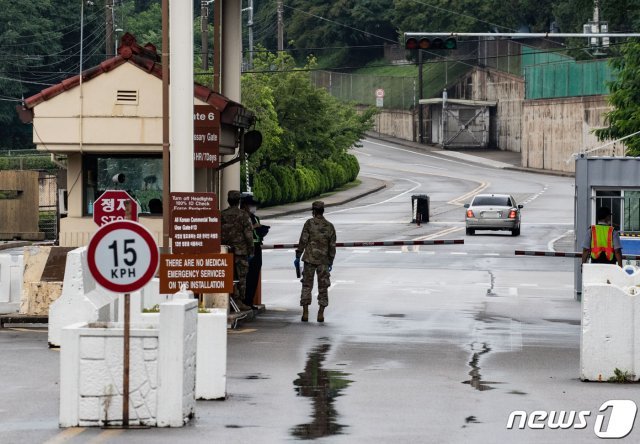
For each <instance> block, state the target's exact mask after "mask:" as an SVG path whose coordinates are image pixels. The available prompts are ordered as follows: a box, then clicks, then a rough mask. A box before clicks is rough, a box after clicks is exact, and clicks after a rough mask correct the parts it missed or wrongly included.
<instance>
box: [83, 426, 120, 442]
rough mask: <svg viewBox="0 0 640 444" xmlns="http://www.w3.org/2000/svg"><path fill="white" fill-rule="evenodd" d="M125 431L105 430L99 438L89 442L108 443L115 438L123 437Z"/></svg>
mask: <svg viewBox="0 0 640 444" xmlns="http://www.w3.org/2000/svg"><path fill="white" fill-rule="evenodd" d="M122 432H124V430H115V429H114V430H104V431H103V432H102V433H100V434H99V435H98V436H96V437H94V438H93V439H90V440H89V441H87V442H88V443H89V444H100V443H102V442H106V441H107V440H108V439H110V438H113V437H115V436H118V435H121V434H122Z"/></svg>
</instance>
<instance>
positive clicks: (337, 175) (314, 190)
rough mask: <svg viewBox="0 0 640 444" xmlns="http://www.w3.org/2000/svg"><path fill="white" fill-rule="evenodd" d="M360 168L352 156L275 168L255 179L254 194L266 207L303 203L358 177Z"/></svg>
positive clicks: (272, 167) (258, 175)
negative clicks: (315, 163)
mask: <svg viewBox="0 0 640 444" xmlns="http://www.w3.org/2000/svg"><path fill="white" fill-rule="evenodd" d="M359 172H360V165H359V163H358V159H356V157H355V156H353V155H351V154H342V155H340V156H335V157H333V158H329V159H324V160H323V161H321V162H319V163H318V164H317V165H313V166H309V165H307V166H298V167H297V168H295V169H294V168H291V167H289V166H281V165H271V166H270V167H268V168H265V169H263V170H260V171H259V172H258V173H257V174H256V175H255V176H254V182H253V192H254V196H255V198H256V200H258V201H259V202H261V203H262V204H263V205H264V206H271V205H280V204H284V203H289V202H299V201H302V200H306V199H309V198H311V197H314V196H318V195H320V194H322V193H326V192H328V191H331V190H334V189H336V188H339V187H341V186H342V185H344V184H346V183H349V182H352V181H354V180H355V179H356V177H358V173H359Z"/></svg>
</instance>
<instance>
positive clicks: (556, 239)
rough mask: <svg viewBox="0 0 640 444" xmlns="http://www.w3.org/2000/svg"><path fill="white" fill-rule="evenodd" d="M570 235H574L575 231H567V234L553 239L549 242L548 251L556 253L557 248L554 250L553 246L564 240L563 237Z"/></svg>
mask: <svg viewBox="0 0 640 444" xmlns="http://www.w3.org/2000/svg"><path fill="white" fill-rule="evenodd" d="M569 233H573V230H567V232H566V233H564V234H561V235H560V236H558V237H556V238H553V239H551V240H550V241H549V243H548V244H547V251H556V250H555V248H553V244H555V243H556V242H557V241H558V240H559V239H562V238H563V237H565V236H566V235H567V234H569Z"/></svg>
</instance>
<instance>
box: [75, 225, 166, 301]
mask: <svg viewBox="0 0 640 444" xmlns="http://www.w3.org/2000/svg"><path fill="white" fill-rule="evenodd" d="M158 259H159V254H158V246H157V245H156V242H155V240H154V239H153V236H152V235H151V233H150V232H149V230H147V229H146V228H145V227H144V226H142V225H140V224H139V223H137V222H131V221H127V220H121V221H115V222H111V223H108V224H106V225H103V226H102V227H100V229H98V231H96V234H94V236H93V237H92V238H91V241H90V242H89V247H88V250H87V262H88V265H89V271H90V272H91V275H92V276H93V278H94V279H95V280H96V281H97V282H98V284H100V285H101V286H103V287H104V288H106V289H107V290H110V291H113V292H116V293H130V292H132V291H137V290H139V289H141V288H142V287H144V286H145V284H146V283H147V282H149V281H150V280H151V278H153V276H154V275H155V273H156V270H157V269H158Z"/></svg>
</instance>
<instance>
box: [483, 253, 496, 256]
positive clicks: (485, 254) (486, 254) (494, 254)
mask: <svg viewBox="0 0 640 444" xmlns="http://www.w3.org/2000/svg"><path fill="white" fill-rule="evenodd" d="M484 256H500V253H484Z"/></svg>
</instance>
